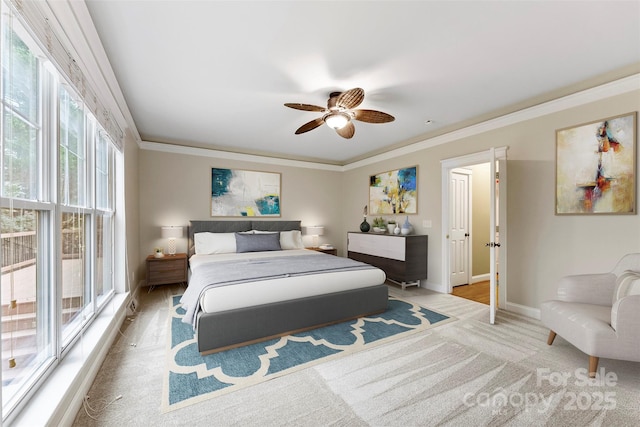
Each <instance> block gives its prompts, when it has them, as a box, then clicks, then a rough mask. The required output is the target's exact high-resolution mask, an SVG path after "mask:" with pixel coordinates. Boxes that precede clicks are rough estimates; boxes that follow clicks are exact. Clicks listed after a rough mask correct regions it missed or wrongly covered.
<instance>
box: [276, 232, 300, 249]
mask: <svg viewBox="0 0 640 427" xmlns="http://www.w3.org/2000/svg"><path fill="white" fill-rule="evenodd" d="M280 246H281V247H282V249H304V245H303V244H302V232H301V231H300V230H291V231H281V232H280Z"/></svg>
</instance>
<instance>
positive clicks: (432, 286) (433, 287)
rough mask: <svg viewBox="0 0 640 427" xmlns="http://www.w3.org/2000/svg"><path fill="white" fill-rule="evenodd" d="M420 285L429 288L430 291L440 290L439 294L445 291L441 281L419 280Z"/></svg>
mask: <svg viewBox="0 0 640 427" xmlns="http://www.w3.org/2000/svg"><path fill="white" fill-rule="evenodd" d="M420 287H421V288H425V289H429V290H430V291H435V292H440V293H441V294H446V293H447V288H446V286H445V285H443V284H442V283H434V282H429V281H428V280H421V281H420Z"/></svg>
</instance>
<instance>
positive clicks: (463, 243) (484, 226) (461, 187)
mask: <svg viewBox="0 0 640 427" xmlns="http://www.w3.org/2000/svg"><path fill="white" fill-rule="evenodd" d="M489 174H490V164H489V163H481V164H477V165H469V166H465V167H463V168H455V169H453V170H451V173H450V187H449V188H450V193H451V194H450V196H451V197H450V203H451V209H450V217H451V220H450V223H449V226H450V228H451V232H450V233H449V239H450V245H451V253H450V255H451V286H452V293H453V295H456V296H460V297H462V298H466V299H470V300H473V301H477V302H480V303H483V304H487V305H489V303H490V300H489V293H490V289H489V274H490V270H491V269H490V262H491V261H490V257H489V250H488V248H487V247H486V246H485V243H486V242H489V241H491V238H490V235H489V227H490V209H489V203H490V201H491V197H490V191H489V186H490V185H491V184H492V183H493V181H492V180H491V179H490V176H489Z"/></svg>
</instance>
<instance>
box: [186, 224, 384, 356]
mask: <svg viewBox="0 0 640 427" xmlns="http://www.w3.org/2000/svg"><path fill="white" fill-rule="evenodd" d="M236 233H238V237H235V239H236V240H237V247H233V248H230V249H229V248H226V249H225V248H224V245H225V243H224V242H227V243H228V244H231V239H233V238H234V236H236ZM300 233H301V226H300V221H275V220H243V221H231V220H230V221H190V223H189V229H188V239H189V241H188V256H189V286H188V288H187V289H186V291H185V294H184V295H183V297H182V302H183V305H184V307H185V309H186V312H187V313H188V315H185V319H184V320H183V321H186V322H189V323H191V324H192V325H193V326H194V331H195V336H196V339H197V342H198V350H199V351H200V353H202V354H209V353H214V352H217V351H222V350H226V349H229V348H233V347H238V346H242V345H246V344H250V343H253V342H258V341H262V340H267V339H271V338H274V337H278V336H283V335H286V334H290V333H295V332H299V331H303V330H308V329H313V328H317V327H320V326H324V325H329V324H333V323H338V322H342V321H346V320H350V319H354V318H358V317H362V316H367V315H371V314H376V313H381V312H383V311H385V310H386V309H387V300H388V288H387V286H386V285H385V284H384V282H385V279H386V277H385V274H384V272H383V271H382V270H380V269H378V268H376V267H373V266H370V265H368V264H363V263H358V262H355V261H353V260H350V259H348V258H340V257H335V256H333V255H327V254H323V253H320V252H316V251H311V250H308V249H303V248H302V247H301V239H300V238H299V236H300ZM274 235H275V236H278V237H275V236H274ZM256 236H264V237H256ZM291 236H293V238H292V239H290V237H291ZM296 236H297V240H296ZM205 238H206V240H204V239H205ZM275 239H280V240H279V243H280V244H281V249H282V250H277V249H273V250H270V249H272V248H271V247H269V245H271V244H272V243H273V240H275ZM287 239H288V240H287ZM267 241H269V242H271V243H269V244H267V247H264V248H263V247H261V246H260V245H264V244H266V243H264V242H267ZM210 242H215V244H214V245H213V246H215V247H213V246H212V244H211V243H210ZM220 242H222V243H220ZM245 242H250V244H249V248H248V249H247V247H246V245H247V243H245ZM255 242H258V243H257V245H258V246H257V247H255V248H254V247H252V246H251V245H255V244H256V243H255ZM205 243H206V244H208V245H209V246H205ZM216 245H217V246H216ZM232 249H234V250H232ZM254 249H256V250H254ZM262 249H266V250H262ZM354 263H355V264H354ZM303 266H307V267H303ZM303 269H304V270H303ZM249 271H251V272H252V273H251V274H255V275H256V276H257V277H253V278H252V277H250V275H248V273H247V272H249ZM221 272H223V273H221ZM273 272H276V273H275V274H274V273H273Z"/></svg>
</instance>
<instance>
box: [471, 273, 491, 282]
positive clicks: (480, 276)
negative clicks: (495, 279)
mask: <svg viewBox="0 0 640 427" xmlns="http://www.w3.org/2000/svg"><path fill="white" fill-rule="evenodd" d="M489 279H491V274H490V273H486V274H478V275H477V276H472V277H471V283H478V282H486V281H487V280H489Z"/></svg>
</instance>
